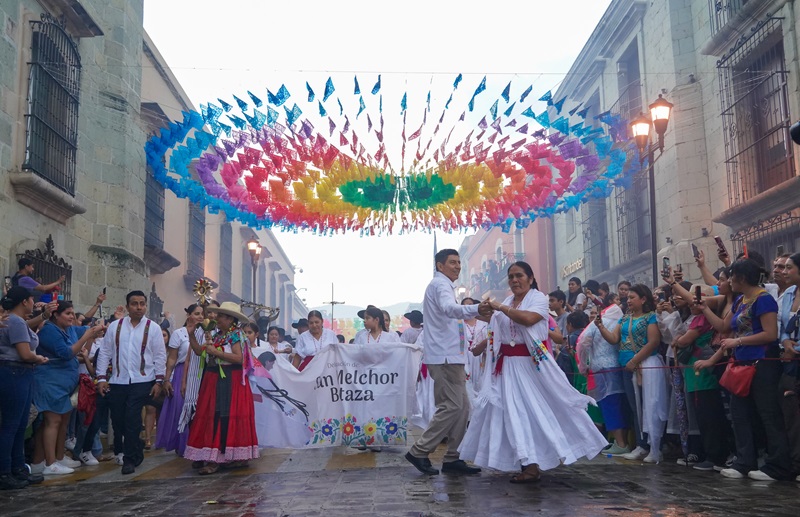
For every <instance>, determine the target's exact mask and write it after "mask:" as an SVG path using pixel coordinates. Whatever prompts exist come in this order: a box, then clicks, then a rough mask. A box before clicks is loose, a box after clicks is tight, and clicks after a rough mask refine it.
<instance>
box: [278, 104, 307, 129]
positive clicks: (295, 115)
mask: <svg viewBox="0 0 800 517" xmlns="http://www.w3.org/2000/svg"><path fill="white" fill-rule="evenodd" d="M283 109H284V110H285V111H286V122H287V123H288V125H289V126H291V125H293V124H294V123H295V122H296V121H297V119H299V118H300V115H302V114H303V110H301V109H300V107H299V106H298V105H297V104H296V103H295V105H294V106H293V107H292V109H291V110H289V108H287V107H286V106H284V107H283Z"/></svg>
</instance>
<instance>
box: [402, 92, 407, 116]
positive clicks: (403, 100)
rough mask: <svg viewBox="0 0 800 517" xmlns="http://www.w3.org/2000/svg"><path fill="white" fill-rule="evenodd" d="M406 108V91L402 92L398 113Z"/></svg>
mask: <svg viewBox="0 0 800 517" xmlns="http://www.w3.org/2000/svg"><path fill="white" fill-rule="evenodd" d="M406 109H408V93H404V94H403V99H402V100H401V101H400V113H403V112H404V111H405V110H406Z"/></svg>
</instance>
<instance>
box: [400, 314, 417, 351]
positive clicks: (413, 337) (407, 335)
mask: <svg viewBox="0 0 800 517" xmlns="http://www.w3.org/2000/svg"><path fill="white" fill-rule="evenodd" d="M403 317H404V318H405V319H407V320H408V321H409V323H410V324H411V327H409V328H407V329H405V330H404V331H403V335H402V336H400V341H401V342H402V343H410V344H412V345H413V344H414V343H416V342H417V338H418V337H419V334H420V332H422V313H421V312H419V311H418V310H416V309H414V310H413V311H411V312H407V313H405V314H403Z"/></svg>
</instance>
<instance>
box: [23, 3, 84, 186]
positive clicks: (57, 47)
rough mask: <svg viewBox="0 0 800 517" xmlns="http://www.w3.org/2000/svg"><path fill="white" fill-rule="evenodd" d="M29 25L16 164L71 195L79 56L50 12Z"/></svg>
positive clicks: (76, 141)
mask: <svg viewBox="0 0 800 517" xmlns="http://www.w3.org/2000/svg"><path fill="white" fill-rule="evenodd" d="M31 24H32V26H33V36H32V41H31V63H30V65H31V68H30V75H29V77H28V98H27V109H26V113H25V123H26V135H25V163H24V164H23V165H22V168H23V169H25V170H30V171H33V172H34V173H36V174H38V175H39V176H41V177H42V178H44V179H46V180H47V181H49V182H50V183H52V184H53V185H55V186H56V187H58V188H60V189H61V190H63V191H65V192H67V193H69V194H70V195H73V196H74V195H75V157H76V151H77V147H78V101H79V94H80V82H81V57H80V54H79V53H78V45H77V44H76V43H75V41H73V39H72V38H71V37H70V35H69V34H67V33H66V31H65V30H64V26H63V24H62V23H60V22H59V21H58V20H56V19H55V18H53V17H52V16H51V15H49V14H46V13H45V14H42V18H41V20H40V21H35V22H31Z"/></svg>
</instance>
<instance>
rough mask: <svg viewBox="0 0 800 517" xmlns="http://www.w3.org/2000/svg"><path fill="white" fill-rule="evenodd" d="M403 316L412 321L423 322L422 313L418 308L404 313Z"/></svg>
mask: <svg viewBox="0 0 800 517" xmlns="http://www.w3.org/2000/svg"><path fill="white" fill-rule="evenodd" d="M403 317H404V318H405V319H407V320H408V321H410V322H412V323H422V313H421V312H419V311H418V310H416V309H414V310H413V311H411V312H407V313H405V314H403Z"/></svg>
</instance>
